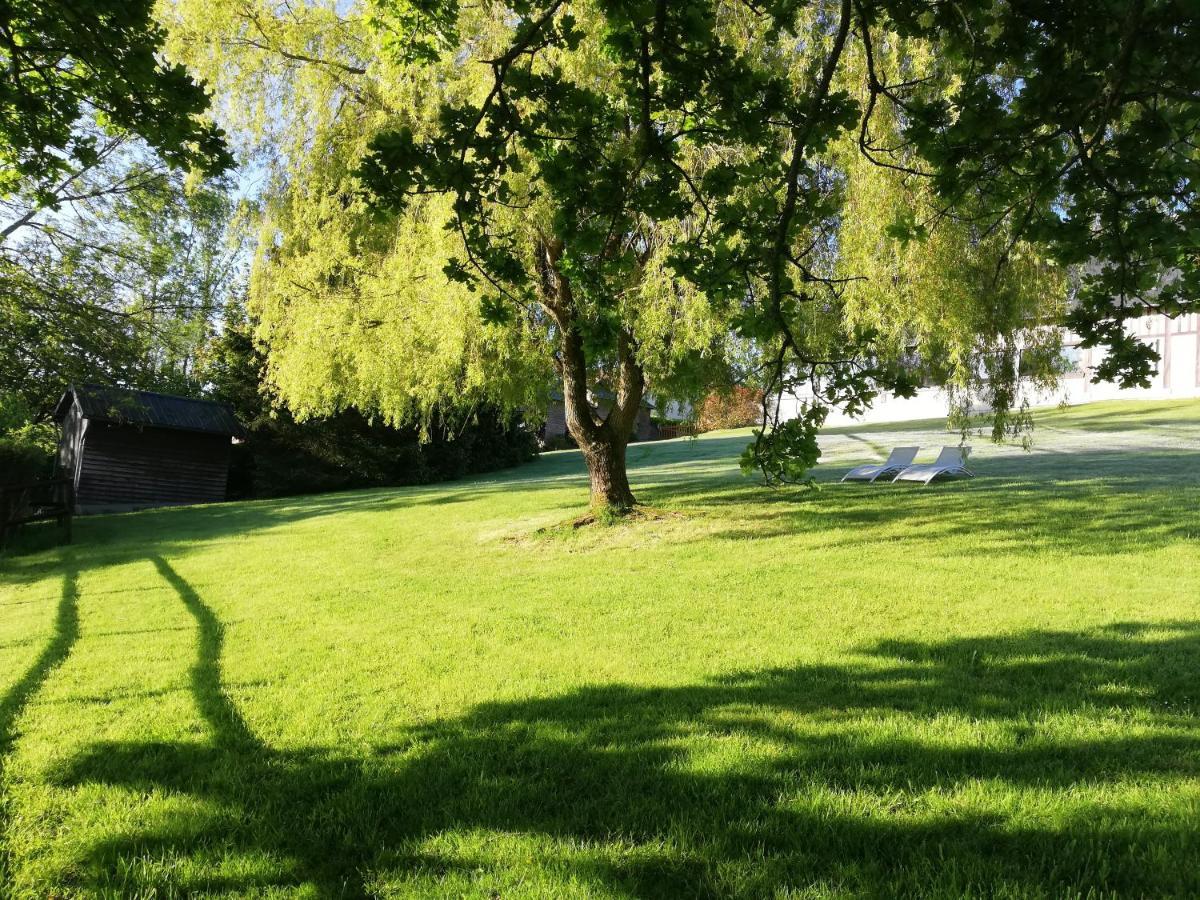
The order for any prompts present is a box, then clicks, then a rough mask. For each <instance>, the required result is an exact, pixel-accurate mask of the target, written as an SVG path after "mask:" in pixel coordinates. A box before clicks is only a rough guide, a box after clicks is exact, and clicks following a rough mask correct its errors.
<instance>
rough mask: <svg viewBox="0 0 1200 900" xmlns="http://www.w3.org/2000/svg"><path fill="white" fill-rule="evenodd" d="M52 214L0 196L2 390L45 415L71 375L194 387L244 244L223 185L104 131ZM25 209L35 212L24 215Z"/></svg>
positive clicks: (20, 197)
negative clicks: (197, 178)
mask: <svg viewBox="0 0 1200 900" xmlns="http://www.w3.org/2000/svg"><path fill="white" fill-rule="evenodd" d="M103 146H104V153H103V154H102V156H101V158H100V159H99V160H98V162H97V164H96V165H95V166H93V167H91V168H89V170H88V171H87V172H86V173H81V175H80V177H79V178H77V179H76V180H75V182H74V183H75V186H76V193H77V194H78V196H75V197H73V198H72V199H70V200H69V201H66V202H62V203H60V204H59V206H58V209H57V210H49V209H46V208H44V207H41V206H39V198H38V197H37V196H36V195H33V194H31V193H28V192H18V193H17V194H16V195H13V196H10V197H8V198H5V199H4V200H0V215H2V216H3V221H6V222H14V221H22V222H23V224H22V227H21V228H20V229H19V230H15V231H14V232H13V233H12V234H11V235H10V237H9V238H8V240H7V241H5V242H4V243H3V244H0V397H7V398H8V401H7V402H8V405H9V406H10V408H16V407H20V408H22V409H24V410H25V414H26V415H27V416H28V417H29V420H30V421H44V420H45V419H46V418H47V417H48V416H49V413H50V411H51V409H52V408H53V406H54V403H55V402H56V400H57V399H58V397H59V395H60V394H61V393H62V390H63V388H64V387H65V385H67V384H68V383H71V382H102V383H112V382H121V383H126V384H134V385H136V386H138V387H142V388H147V389H159V390H165V391H168V392H176V393H195V392H196V391H197V390H198V389H199V385H198V384H197V383H196V380H195V374H194V371H193V369H194V365H195V356H196V353H197V350H198V349H199V347H200V346H202V345H203V343H204V342H205V341H207V339H208V337H209V334H210V331H211V329H212V327H213V324H214V319H215V318H216V316H217V314H218V313H219V312H220V310H221V308H222V306H223V305H224V303H225V302H226V301H227V299H228V296H229V293H230V292H231V291H232V290H233V289H234V287H235V285H237V284H239V283H240V282H241V281H242V279H243V278H244V261H245V260H244V251H243V248H242V247H241V246H240V245H239V241H238V240H237V238H236V235H237V232H236V230H235V229H232V228H231V227H230V226H231V222H232V218H233V216H234V213H235V209H234V204H233V201H232V199H231V198H230V196H229V195H228V193H227V192H226V191H225V190H224V189H223V187H222V186H221V185H220V184H216V183H214V184H208V185H197V186H189V185H188V184H187V183H186V179H185V178H184V176H183V175H182V174H181V173H178V172H172V171H171V170H169V169H168V168H166V167H165V166H164V165H163V164H162V163H161V162H160V161H159V160H157V158H156V157H154V156H153V155H151V154H148V153H147V152H146V151H145V149H144V147H141V146H139V144H138V142H136V141H134V140H132V139H119V138H107V139H105V143H104V144H103ZM31 211H33V214H32V215H30V212H31Z"/></svg>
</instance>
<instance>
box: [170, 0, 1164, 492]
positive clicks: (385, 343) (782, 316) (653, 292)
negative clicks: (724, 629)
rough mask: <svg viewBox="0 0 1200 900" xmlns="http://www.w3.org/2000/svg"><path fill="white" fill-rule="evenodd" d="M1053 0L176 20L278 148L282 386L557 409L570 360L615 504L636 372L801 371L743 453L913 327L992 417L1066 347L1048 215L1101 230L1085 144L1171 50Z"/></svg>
mask: <svg viewBox="0 0 1200 900" xmlns="http://www.w3.org/2000/svg"><path fill="white" fill-rule="evenodd" d="M1042 12H1043V21H1041V23H1040V25H1039V26H1038V28H1035V29H1032V30H1031V28H1030V24H1029V20H1028V17H1027V16H1025V15H1024V13H1023V12H1022V10H1020V9H1018V8H1016V6H1013V5H1009V4H1005V3H1002V4H995V3H991V2H983V0H977V2H975V0H967V2H963V3H958V4H954V5H953V9H950V6H949V5H945V4H939V3H934V2H928V3H925V2H915V0H889V2H879V3H876V2H865V0H864V2H855V0H838V2H834V0H813V2H806V3H794V2H779V3H767V4H746V3H740V2H731V0H730V2H722V0H714V2H698V3H688V4H668V3H665V2H661V0H660V2H657V3H652V2H624V0H571V2H568V0H549V2H544V3H531V2H524V0H522V2H507V3H490V2H484V3H479V4H469V5H468V4H462V5H460V4H458V3H455V2H450V0H411V2H410V0H374V2H370V3H366V4H365V5H347V4H345V3H334V2H330V3H328V4H324V5H322V4H318V3H313V4H303V5H294V4H288V5H285V6H283V7H280V6H278V5H277V4H275V3H271V2H267V0H238V2H232V0H203V2H201V0H175V2H173V3H169V4H167V5H166V6H165V7H164V18H165V19H166V20H167V22H168V24H169V27H170V32H171V35H172V42H171V45H170V51H171V52H172V53H173V54H174V55H175V56H176V57H177V58H180V59H182V60H184V61H185V62H186V63H187V64H188V65H189V66H190V67H191V68H192V69H193V70H194V71H196V72H197V73H198V74H199V75H201V76H202V77H203V78H204V79H205V80H206V81H207V82H209V83H210V84H212V85H213V86H214V87H215V89H216V95H217V98H218V107H217V114H218V116H219V118H220V120H221V124H222V125H223V126H224V127H225V128H226V130H227V131H229V133H230V134H231V135H232V136H233V137H234V139H235V140H237V141H239V142H240V145H241V146H240V149H241V150H242V152H243V153H244V154H246V155H248V156H250V158H251V159H252V161H253V162H252V165H253V166H254V167H255V168H256V171H258V172H260V173H261V174H262V177H263V178H264V179H265V180H266V182H267V188H266V189H265V190H264V191H263V196H264V198H265V199H264V209H263V218H262V231H261V236H260V242H259V251H258V257H257V261H256V265H255V271H254V278H253V291H252V303H253V308H254V311H255V313H256V316H257V318H258V320H259V321H260V329H259V337H260V339H261V340H262V341H263V342H264V343H265V344H266V345H267V347H268V348H269V351H270V353H269V360H270V362H269V369H268V377H269V378H270V380H271V382H272V384H273V386H274V388H275V389H276V390H277V391H278V393H279V395H280V396H281V397H282V398H283V399H284V400H285V401H286V402H287V404H288V405H289V406H291V407H292V408H293V410H295V411H296V412H297V413H298V414H300V415H305V414H320V413H328V412H332V411H334V410H336V409H339V408H341V407H343V406H348V405H354V406H358V407H360V408H361V409H364V410H368V411H373V412H376V413H378V414H380V415H382V416H383V417H385V418H386V419H388V420H389V421H391V422H393V423H402V422H410V421H413V420H417V421H420V420H422V419H423V418H427V417H428V416H429V415H430V413H431V411H432V410H433V409H434V408H435V407H436V406H438V405H439V404H447V403H452V404H458V405H460V406H464V407H469V406H470V405H471V404H473V403H477V402H479V401H480V400H482V399H485V398H487V399H489V400H492V401H495V402H499V403H501V404H505V405H511V406H521V407H523V408H526V409H529V408H534V409H536V408H537V407H538V406H540V405H541V404H542V403H543V402H544V397H545V396H546V393H547V390H548V388H549V386H550V384H551V383H552V381H557V382H558V383H560V384H561V390H562V394H563V397H564V401H565V407H566V415H567V424H568V428H569V430H570V432H571V434H572V435H573V437H574V438H575V439H576V441H577V442H578V443H579V445H580V447H581V449H582V451H583V455H584V457H585V459H586V461H587V464H588V468H589V472H590V475H591V483H592V501H593V503H594V504H597V505H599V504H604V505H608V506H612V507H617V508H628V507H629V506H631V505H632V504H633V502H634V497H633V493H632V491H631V489H630V486H629V483H628V479H627V476H626V472H625V445H626V442H627V440H628V437H629V433H630V430H631V428H632V424H633V420H634V416H635V415H636V411H637V409H638V406H639V404H640V402H641V400H642V399H643V397H644V396H645V395H646V393H647V392H653V393H655V394H656V395H658V396H676V397H687V396H694V395H696V394H698V393H701V392H703V391H705V390H708V389H711V388H712V387H713V386H718V385H721V384H724V383H728V382H729V381H731V380H732V379H733V378H735V377H737V376H738V375H739V374H744V373H739V372H738V371H736V370H737V366H736V365H735V363H736V362H737V361H738V360H741V359H744V358H745V356H746V354H747V353H749V354H750V357H751V358H752V359H753V360H754V361H755V365H754V367H753V370H754V371H753V377H756V378H757V379H758V380H759V382H760V383H762V384H764V385H765V386H766V387H767V388H768V394H775V395H777V394H779V393H780V392H782V391H786V390H792V389H795V388H796V387H797V386H798V385H799V384H800V383H802V382H803V383H804V384H806V385H808V386H809V387H810V389H811V395H812V399H811V402H810V404H809V405H808V406H807V407H806V408H805V409H804V411H803V414H802V415H801V416H800V417H799V418H798V419H794V420H792V421H787V422H783V421H778V420H777V419H774V418H773V417H772V416H773V413H772V409H773V408H774V409H777V408H778V407H777V406H775V407H772V405H771V403H770V402H767V403H765V404H764V418H765V419H766V420H767V421H766V422H765V427H764V428H763V429H762V431H761V432H760V434H759V435H758V438H757V440H756V441H755V444H754V445H753V447H752V448H751V449H750V451H749V452H748V456H747V462H748V463H749V464H751V465H753V466H756V467H758V468H760V469H761V470H762V471H763V472H764V473H765V474H766V475H767V476H768V477H769V478H772V479H775V480H781V481H791V480H795V479H797V478H800V477H802V476H803V472H804V470H805V469H806V468H807V467H808V466H810V465H811V464H812V462H813V461H815V458H816V453H817V451H816V443H815V432H816V429H817V428H818V427H819V425H820V424H821V422H822V421H823V418H824V415H825V410H826V409H827V408H828V407H829V406H831V405H836V406H839V407H841V408H844V409H848V410H850V411H852V412H853V411H856V410H860V409H862V408H863V407H864V405H865V404H867V403H869V402H870V400H871V399H872V398H873V397H874V396H876V395H877V393H878V392H880V391H895V392H901V393H903V392H907V391H909V390H911V387H912V385H911V375H912V372H911V370H910V368H909V367H907V366H906V363H907V362H908V361H910V360H911V358H912V356H913V354H914V353H917V354H919V355H920V356H921V357H922V358H923V359H925V360H927V361H928V360H934V361H936V362H937V364H938V365H940V366H941V368H942V370H943V371H942V375H943V376H944V377H945V378H946V379H947V380H948V381H949V382H950V383H951V385H953V386H954V388H955V389H956V391H957V396H959V397H960V399H962V401H963V404H962V405H964V406H965V403H966V399H968V398H970V397H971V396H973V395H975V394H983V395H984V397H985V399H987V400H989V401H990V402H991V405H992V406H994V407H996V408H997V409H998V411H999V412H1000V418H999V419H998V421H999V422H1000V423H1001V424H1000V425H999V428H1000V429H1001V430H1003V428H1004V427H1006V426H1005V424H1004V423H1005V419H1004V416H1005V414H1006V412H1007V411H1008V410H1009V409H1011V408H1012V407H1013V405H1014V402H1015V401H1016V394H1015V390H1014V384H1015V382H1014V379H1015V377H1016V372H1017V365H1016V360H1015V356H1016V354H1017V353H1018V352H1019V351H1021V350H1022V349H1024V350H1025V351H1027V355H1028V356H1029V357H1031V358H1033V359H1035V360H1037V359H1041V360H1043V362H1044V364H1043V365H1039V366H1037V367H1036V368H1037V370H1038V371H1039V372H1040V373H1041V375H1042V376H1043V377H1052V370H1051V369H1052V367H1051V366H1050V359H1051V358H1052V356H1053V354H1052V352H1051V351H1052V349H1053V347H1052V340H1049V339H1047V338H1046V332H1045V330H1044V328H1043V326H1044V325H1045V324H1046V323H1047V322H1048V321H1050V319H1051V317H1052V316H1054V315H1055V314H1059V313H1061V291H1062V285H1063V277H1062V274H1061V269H1060V268H1059V267H1056V266H1055V265H1053V264H1052V262H1051V260H1050V259H1049V258H1048V257H1046V255H1045V250H1040V249H1039V248H1050V249H1051V250H1053V251H1054V252H1055V254H1056V257H1057V258H1059V259H1065V260H1068V261H1073V262H1077V261H1078V259H1079V258H1080V257H1081V256H1083V255H1085V254H1086V253H1087V252H1088V248H1089V247H1090V248H1101V249H1103V248H1106V247H1109V246H1110V245H1111V240H1110V239H1111V237H1112V235H1111V234H1110V233H1109V232H1108V231H1105V226H1104V222H1105V221H1106V220H1105V219H1103V217H1100V216H1098V214H1097V212H1096V210H1097V208H1098V206H1100V205H1103V204H1105V203H1110V201H1111V202H1112V203H1116V202H1118V201H1115V200H1112V197H1113V196H1115V195H1114V194H1112V193H1105V189H1104V187H1103V185H1101V186H1099V187H1098V186H1096V184H1095V183H1094V182H1092V181H1089V180H1088V177H1089V176H1088V175H1087V172H1086V170H1087V169H1088V168H1089V167H1090V164H1091V163H1092V161H1093V160H1095V159H1096V158H1098V157H1099V156H1101V155H1103V154H1104V153H1106V152H1107V153H1109V154H1110V155H1116V156H1121V154H1123V153H1125V152H1126V149H1125V144H1124V143H1122V138H1123V135H1124V131H1123V129H1126V128H1127V126H1126V125H1124V124H1122V123H1123V122H1125V121H1126V120H1128V118H1129V116H1130V113H1129V109H1130V107H1131V106H1132V105H1133V104H1136V103H1140V102H1143V101H1144V99H1145V97H1146V96H1147V91H1153V90H1154V88H1153V82H1154V78H1155V77H1160V78H1161V77H1165V76H1163V74H1162V71H1161V69H1162V67H1161V65H1158V66H1157V67H1156V66H1155V64H1154V59H1155V57H1154V51H1153V49H1152V48H1150V47H1148V46H1134V47H1132V48H1129V49H1128V54H1129V55H1130V58H1131V60H1133V59H1136V61H1137V63H1138V65H1137V66H1133V65H1132V64H1131V65H1130V67H1129V70H1128V72H1127V73H1126V75H1127V76H1128V77H1123V78H1122V79H1119V80H1118V81H1115V82H1114V81H1113V80H1112V79H1107V80H1105V79H1101V80H1099V81H1097V80H1096V78H1094V77H1092V76H1093V73H1094V72H1096V71H1099V70H1100V69H1101V68H1102V67H1103V65H1105V63H1104V61H1103V60H1104V57H1103V54H1104V53H1105V52H1106V50H1105V48H1106V47H1107V50H1108V52H1110V53H1113V52H1118V51H1119V52H1122V53H1124V52H1126V49H1125V43H1123V42H1125V41H1126V40H1127V38H1128V34H1127V32H1125V31H1123V30H1122V29H1121V28H1119V27H1118V28H1113V29H1109V30H1104V26H1103V23H1100V24H1097V23H1095V22H1092V21H1091V20H1089V19H1087V18H1086V16H1085V15H1084V10H1083V5H1081V4H1071V3H1068V4H1059V5H1057V6H1055V7H1054V8H1047V9H1046V10H1043V11H1042ZM1158 13H1160V15H1159V20H1165V19H1166V18H1169V10H1167V11H1166V12H1163V11H1162V10H1158ZM1156 21H1157V20H1156ZM1169 24H1171V23H1168V22H1165V21H1158V25H1159V26H1162V29H1164V30H1163V35H1159V37H1160V38H1161V39H1162V40H1174V39H1175V37H1174V36H1173V35H1175V33H1176V32H1171V31H1170V29H1169V28H1167V25H1169ZM1175 25H1176V31H1178V28H1179V27H1184V26H1186V23H1183V25H1180V23H1175ZM1039 29H1041V30H1039ZM1097 29H1099V30H1097ZM1185 30H1186V28H1185ZM1164 35H1165V37H1164ZM1046 40H1049V41H1052V42H1055V43H1056V46H1058V47H1059V48H1060V49H1062V50H1063V51H1064V53H1063V54H1058V55H1055V54H1051V55H1050V56H1049V57H1047V56H1046V55H1045V54H1040V55H1039V49H1038V48H1039V47H1040V46H1042V45H1043V44H1044V43H1045V41H1046ZM1160 43H1161V41H1160ZM1114 47H1115V48H1116V49H1115V50H1114ZM935 49H936V52H934V50H935ZM1072 67H1074V68H1072ZM1156 70H1157V74H1156ZM1176 80H1178V79H1176ZM1177 88H1178V85H1177V84H1175V83H1174V82H1172V83H1171V84H1169V85H1168V89H1169V90H1170V91H1172V92H1176V91H1177ZM1055 92H1057V93H1055ZM1047 95H1053V96H1052V97H1050V100H1053V101H1054V103H1051V104H1050V106H1046V103H1047V102H1049V101H1048V99H1047ZM1031 97H1032V99H1033V100H1036V101H1037V102H1036V103H1033V102H1027V101H1028V99H1029V98H1031ZM1080 97H1085V98H1086V97H1090V98H1091V102H1090V104H1085V105H1084V106H1082V107H1080V108H1079V110H1078V111H1076V112H1069V111H1068V107H1070V103H1072V102H1074V101H1075V100H1077V99H1079V98H1080ZM1055 104H1057V105H1055ZM1070 109H1074V107H1070ZM1055 116H1057V117H1059V119H1061V121H1059V122H1057V124H1056V120H1055ZM1122 117H1124V119H1123V118H1122ZM989 121H996V122H1003V123H1004V125H1005V128H1004V130H1003V132H1002V133H1001V134H998V135H997V134H992V133H991V132H990V131H989V129H988V126H987V123H988V122H989ZM1146 133H1150V132H1149V130H1146ZM1076 135H1086V136H1087V137H1086V138H1084V141H1083V143H1080V142H1079V141H1078V139H1077V137H1076ZM1165 140H1166V139H1165V138H1163V139H1161V140H1160V143H1162V142H1164V141H1165ZM1146 142H1149V143H1153V137H1152V136H1151V137H1148V138H1147V140H1146ZM1146 142H1143V143H1146ZM1126 143H1128V142H1127V141H1126ZM1172 146H1174V145H1172ZM1142 149H1145V147H1144V146H1143V148H1142ZM973 153H975V154H977V155H978V157H979V158H983V159H987V160H989V161H990V162H989V164H988V165H987V166H984V167H979V166H976V165H974V160H975V159H976V157H975V156H973V155H972V154H973ZM1180 153H1181V154H1182V156H1180V155H1178V154H1177V155H1176V156H1173V157H1169V159H1170V160H1172V161H1173V162H1172V164H1173V165H1176V167H1178V166H1179V165H1183V164H1184V163H1181V162H1179V159H1180V158H1183V159H1184V162H1186V155H1187V151H1180ZM1122 158H1123V157H1122ZM1155 158H1156V159H1159V160H1161V159H1167V158H1168V157H1166V156H1162V155H1160V156H1159V157H1155ZM1151 168H1153V167H1151ZM967 171H970V172H972V173H973V175H972V177H970V178H966V177H964V174H963V173H964V172H967ZM1160 174H1161V173H1155V175H1156V178H1157V179H1158V180H1156V181H1154V182H1153V183H1152V184H1149V185H1148V186H1146V187H1145V190H1146V191H1148V192H1151V193H1153V191H1155V190H1159V189H1160V184H1166V176H1165V175H1162V177H1161V178H1159V177H1158V176H1159V175H1160ZM1121 177H1122V178H1130V177H1132V176H1131V175H1129V172H1128V170H1127V169H1122V170H1121ZM1072 179H1074V180H1072ZM1148 181H1149V179H1148ZM1161 189H1162V190H1166V188H1165V187H1164V188H1161ZM1089 190H1090V191H1091V193H1088V191H1089ZM1116 190H1117V191H1118V192H1119V191H1120V186H1119V185H1118V186H1117V187H1116ZM1068 191H1069V193H1068ZM1120 196H1124V195H1120ZM1173 209H1174V210H1176V212H1175V213H1171V211H1170V210H1166V211H1163V210H1162V209H1160V213H1161V216H1160V218H1162V219H1163V220H1164V221H1166V220H1167V219H1170V216H1171V215H1172V214H1175V215H1177V217H1178V210H1179V209H1181V207H1179V206H1178V203H1177V202H1176V206H1175V207H1174V208H1173ZM1170 227H1173V226H1172V223H1170V222H1167V223H1166V224H1165V225H1164V227H1163V229H1162V230H1163V232H1164V233H1165V232H1169V231H1170ZM1171 233H1172V234H1173V233H1174V232H1171ZM1106 242H1108V243H1106ZM1160 243H1161V242H1160ZM1141 249H1142V250H1143V251H1144V252H1143V254H1142V256H1143V257H1145V258H1147V259H1149V258H1151V257H1152V256H1153V252H1154V250H1155V248H1154V247H1143V248H1141ZM1167 249H1168V250H1170V248H1167ZM1177 256H1178V254H1177V253H1173V252H1167V253H1166V254H1165V255H1162V256H1160V261H1161V260H1163V259H1175V258H1177ZM1097 315H1099V313H1097ZM1030 351H1032V352H1030ZM597 388H606V389H608V390H609V391H611V392H612V394H613V396H614V398H615V400H614V402H613V403H612V405H611V408H610V410H609V412H608V413H607V414H605V415H603V416H600V415H598V414H597V413H596V411H595V409H594V407H593V405H592V403H591V402H590V395H591V394H593V393H594V391H595V390H596V389H597Z"/></svg>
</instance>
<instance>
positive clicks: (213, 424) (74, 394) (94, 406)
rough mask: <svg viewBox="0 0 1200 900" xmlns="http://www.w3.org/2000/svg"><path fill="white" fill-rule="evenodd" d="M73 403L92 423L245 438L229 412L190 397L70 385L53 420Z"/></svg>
mask: <svg viewBox="0 0 1200 900" xmlns="http://www.w3.org/2000/svg"><path fill="white" fill-rule="evenodd" d="M75 401H78V402H79V408H80V411H81V412H82V413H83V417H84V418H85V419H91V420H92V421H96V422H110V423H113V424H115V425H141V426H146V427H150V428H171V429H174V430H176V431H197V432H203V433H205V434H225V435H229V436H231V437H244V436H245V434H246V431H245V429H244V428H242V426H241V424H239V422H238V420H237V419H236V418H234V415H233V410H231V409H230V408H229V407H228V406H226V405H225V404H224V403H214V402H212V401H211V400H193V399H192V398H190V397H175V396H172V395H170V394H156V393H154V392H153V391H138V390H133V389H132V388H121V387H102V386H100V385H95V384H84V385H80V386H75V385H71V386H70V387H69V388H67V390H66V393H64V394H63V396H62V399H61V400H59V401H58V406H57V407H56V408H55V410H54V417H55V418H56V419H58V420H59V421H61V420H62V419H63V417H64V416H65V415H66V414H67V411H68V410H69V409H70V408H71V404H72V403H73V402H75Z"/></svg>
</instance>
